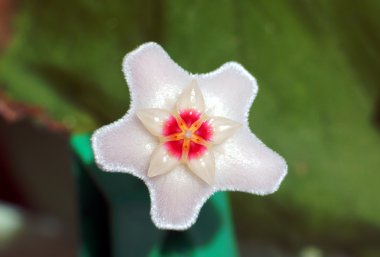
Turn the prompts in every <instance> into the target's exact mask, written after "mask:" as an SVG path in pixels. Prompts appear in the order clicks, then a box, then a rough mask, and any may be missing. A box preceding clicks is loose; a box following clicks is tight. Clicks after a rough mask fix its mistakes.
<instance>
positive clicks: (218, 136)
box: [208, 117, 242, 144]
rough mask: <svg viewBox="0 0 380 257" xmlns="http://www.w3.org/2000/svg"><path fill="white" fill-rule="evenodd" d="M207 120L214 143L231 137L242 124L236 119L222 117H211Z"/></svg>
mask: <svg viewBox="0 0 380 257" xmlns="http://www.w3.org/2000/svg"><path fill="white" fill-rule="evenodd" d="M208 122H209V124H210V125H211V126H212V129H213V136H212V142H213V143H214V144H220V143H222V142H223V141H224V140H226V139H227V138H229V137H231V136H232V135H233V134H234V133H235V132H236V131H237V130H238V129H239V128H241V126H242V125H241V124H240V123H238V122H236V121H233V120H230V119H226V118H223V117H211V118H209V119H208Z"/></svg>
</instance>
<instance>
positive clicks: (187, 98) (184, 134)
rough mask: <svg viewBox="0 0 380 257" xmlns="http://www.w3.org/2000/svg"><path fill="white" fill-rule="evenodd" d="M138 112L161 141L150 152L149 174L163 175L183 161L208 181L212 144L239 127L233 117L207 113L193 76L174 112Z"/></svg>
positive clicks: (212, 166) (211, 176) (211, 175)
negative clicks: (210, 115)
mask: <svg viewBox="0 0 380 257" xmlns="http://www.w3.org/2000/svg"><path fill="white" fill-rule="evenodd" d="M137 116H138V117H139V119H140V120H141V122H142V123H143V124H144V126H145V127H146V128H147V129H148V130H149V131H150V132H151V134H153V135H155V136H157V137H158V138H159V141H160V145H159V146H158V147H157V149H156V151H155V152H154V153H153V155H152V158H151V162H150V166H149V170H148V176H150V177H154V176H157V175H162V174H164V173H167V172H169V171H171V170H172V169H173V168H174V167H175V166H176V165H178V164H181V163H182V164H185V165H187V166H188V168H189V169H190V170H191V171H193V173H195V174H196V175H197V176H198V177H200V178H201V179H203V180H204V181H206V182H207V183H209V184H211V183H212V182H213V179H214V175H215V160H214V155H213V153H212V146H213V145H215V144H220V143H222V142H223V141H224V140H226V139H227V138H228V137H230V136H231V135H232V134H233V133H234V132H235V130H236V129H238V128H239V127H240V124H239V123H237V122H234V121H232V120H229V119H226V118H221V117H208V116H207V114H206V113H205V103H204V99H203V95H202V93H201V91H200V89H199V87H198V84H197V82H196V81H195V80H193V81H192V83H191V85H190V86H189V87H188V88H186V89H185V90H184V91H183V92H182V94H181V95H180V96H179V98H178V101H177V107H176V109H175V111H174V112H170V111H167V110H162V109H145V110H140V111H138V112H137Z"/></svg>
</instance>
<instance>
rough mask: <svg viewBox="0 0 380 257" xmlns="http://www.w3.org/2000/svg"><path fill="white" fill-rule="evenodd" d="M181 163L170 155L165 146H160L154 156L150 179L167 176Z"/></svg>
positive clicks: (149, 172) (150, 168)
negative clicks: (166, 174)
mask: <svg viewBox="0 0 380 257" xmlns="http://www.w3.org/2000/svg"><path fill="white" fill-rule="evenodd" d="M179 163H180V162H179V160H177V159H176V158H173V157H172V156H170V155H169V153H168V152H167V150H166V148H165V146H164V145H160V146H158V147H157V149H156V150H155V151H154V152H153V154H152V159H151V161H150V165H149V170H148V177H155V176H158V175H162V174H165V173H167V172H169V171H171V170H173V169H174V168H175V167H176V166H177V165H178V164H179Z"/></svg>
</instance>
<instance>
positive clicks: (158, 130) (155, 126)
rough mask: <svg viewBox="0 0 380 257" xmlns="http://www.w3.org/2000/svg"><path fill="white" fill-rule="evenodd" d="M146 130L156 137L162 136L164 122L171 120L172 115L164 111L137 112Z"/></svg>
mask: <svg viewBox="0 0 380 257" xmlns="http://www.w3.org/2000/svg"><path fill="white" fill-rule="evenodd" d="M136 115H137V117H138V118H139V119H140V121H141V122H142V124H144V126H145V128H146V129H147V130H149V132H150V133H152V134H153V135H155V136H161V135H162V128H163V124H164V122H165V121H166V120H167V119H169V118H170V116H171V115H170V113H169V112H167V111H165V110H162V109H157V108H153V109H143V110H138V111H137V112H136Z"/></svg>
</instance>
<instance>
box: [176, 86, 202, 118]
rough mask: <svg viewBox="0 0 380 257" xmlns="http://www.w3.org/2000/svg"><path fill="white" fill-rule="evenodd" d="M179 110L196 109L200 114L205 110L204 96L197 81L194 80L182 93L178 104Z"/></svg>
mask: <svg viewBox="0 0 380 257" xmlns="http://www.w3.org/2000/svg"><path fill="white" fill-rule="evenodd" d="M177 109H178V110H185V109H196V110H198V111H200V112H203V111H204V110H205V101H204V98H203V94H202V91H201V89H200V88H199V86H198V82H197V81H196V80H195V79H193V80H192V81H191V83H190V85H189V86H188V87H187V88H185V89H184V90H183V91H182V94H181V95H180V96H179V99H178V102H177Z"/></svg>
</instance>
